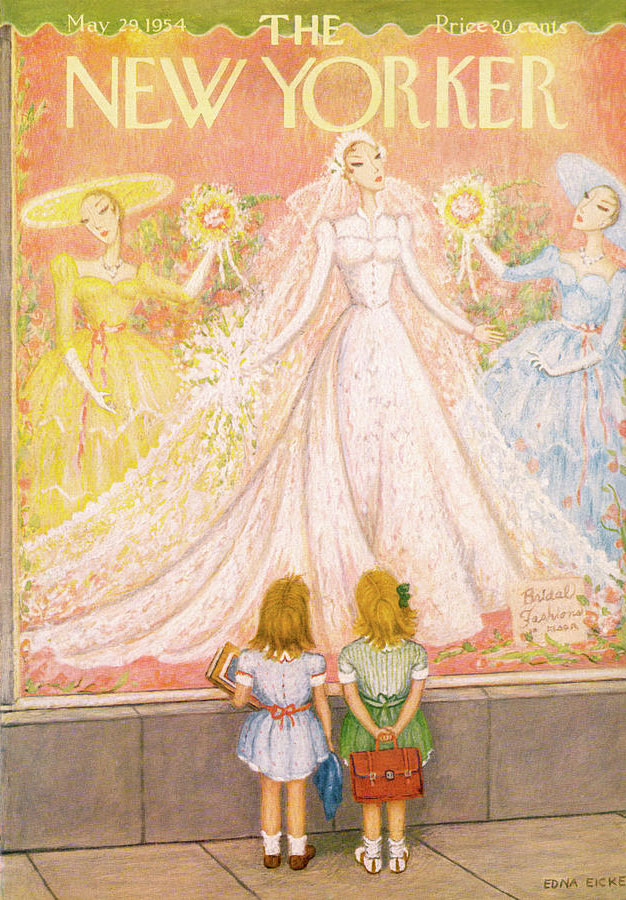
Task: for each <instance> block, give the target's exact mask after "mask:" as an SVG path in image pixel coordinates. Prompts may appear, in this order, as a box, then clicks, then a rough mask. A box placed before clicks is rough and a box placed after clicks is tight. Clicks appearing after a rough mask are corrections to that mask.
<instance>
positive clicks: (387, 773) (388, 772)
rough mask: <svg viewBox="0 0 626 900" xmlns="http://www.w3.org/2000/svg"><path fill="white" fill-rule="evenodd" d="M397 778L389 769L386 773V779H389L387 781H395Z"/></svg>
mask: <svg viewBox="0 0 626 900" xmlns="http://www.w3.org/2000/svg"><path fill="white" fill-rule="evenodd" d="M395 777H396V776H395V773H394V772H392V770H391V769H387V771H386V772H385V778H386V779H387V781H393V779H394V778H395Z"/></svg>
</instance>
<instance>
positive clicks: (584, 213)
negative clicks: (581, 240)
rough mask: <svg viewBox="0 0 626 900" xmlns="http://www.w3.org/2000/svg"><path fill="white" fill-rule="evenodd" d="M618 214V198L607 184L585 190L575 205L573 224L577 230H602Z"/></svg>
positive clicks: (610, 223) (614, 219) (611, 222)
mask: <svg viewBox="0 0 626 900" xmlns="http://www.w3.org/2000/svg"><path fill="white" fill-rule="evenodd" d="M618 215H619V198H618V196H617V194H616V193H615V191H614V190H613V189H612V188H610V187H608V186H607V185H598V187H594V188H591V190H590V191H586V192H585V195H584V197H583V198H582V200H581V201H580V203H579V204H578V206H577V207H576V212H575V213H574V222H573V226H574V228H576V229H577V230H578V231H602V230H603V229H605V228H608V227H609V225H612V224H613V223H614V222H615V221H616V219H617V216H618Z"/></svg>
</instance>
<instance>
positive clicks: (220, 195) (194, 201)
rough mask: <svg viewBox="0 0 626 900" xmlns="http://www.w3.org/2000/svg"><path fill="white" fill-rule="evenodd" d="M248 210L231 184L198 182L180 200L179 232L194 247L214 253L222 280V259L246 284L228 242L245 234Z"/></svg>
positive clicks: (236, 239) (223, 275)
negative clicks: (188, 194) (190, 191)
mask: <svg viewBox="0 0 626 900" xmlns="http://www.w3.org/2000/svg"><path fill="white" fill-rule="evenodd" d="M248 224H249V223H248V213H247V211H246V209H245V208H244V205H243V203H242V202H241V199H240V198H239V197H238V196H237V194H236V193H235V191H234V190H233V189H232V187H229V186H226V185H213V184H199V185H196V187H195V188H194V189H193V191H192V194H191V196H190V197H187V198H186V199H185V200H183V201H182V203H181V220H180V226H181V232H182V234H183V235H184V237H185V238H186V239H187V240H188V241H189V243H190V244H191V246H192V247H193V249H194V250H203V251H205V253H206V252H208V253H209V256H210V257H211V259H214V258H215V257H216V256H217V259H218V262H219V271H220V279H221V281H222V282H225V280H226V273H225V269H224V260H225V259H226V260H228V264H229V265H230V268H231V269H232V271H233V272H234V273H235V275H236V276H237V278H238V279H239V281H240V282H241V283H242V284H243V285H246V286H247V281H246V279H245V277H244V276H243V275H242V274H241V272H240V271H239V269H238V268H237V265H236V264H235V260H234V257H233V253H232V249H231V248H232V245H233V244H234V243H235V242H237V241H239V240H242V239H244V238H245V236H246V227H247V226H248Z"/></svg>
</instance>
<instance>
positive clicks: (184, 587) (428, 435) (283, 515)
mask: <svg viewBox="0 0 626 900" xmlns="http://www.w3.org/2000/svg"><path fill="white" fill-rule="evenodd" d="M410 231H411V229H410V223H409V221H408V220H407V219H406V217H403V216H401V217H399V218H395V217H392V216H389V215H386V214H384V213H381V212H377V214H376V215H375V217H374V219H373V220H372V221H370V220H368V219H367V218H366V216H365V215H364V213H363V212H362V211H360V210H359V212H358V213H357V214H355V215H350V216H347V217H345V218H342V219H339V220H336V221H335V222H332V223H331V222H328V221H322V222H321V223H320V224H319V225H318V227H317V234H316V236H317V243H318V253H317V257H316V261H315V265H314V269H313V272H312V274H311V278H310V282H309V284H308V287H307V291H306V295H305V298H304V302H303V303H302V305H301V308H300V309H299V311H298V313H297V315H296V317H295V319H294V320H292V322H291V323H290V324H289V325H288V326H287V327H286V329H285V330H284V331H283V332H282V333H281V334H280V335H279V336H278V338H277V339H276V340H275V341H274V342H273V343H272V344H271V345H270V346H269V348H268V354H270V355H278V356H280V354H281V352H282V351H283V350H284V349H285V348H288V347H289V345H290V342H291V341H292V339H294V338H295V337H296V336H297V335H299V334H301V333H302V331H303V329H304V328H305V327H306V325H307V322H308V321H309V320H310V318H311V316H312V315H313V314H314V312H319V305H320V304H323V303H324V298H325V286H326V285H327V283H328V279H329V275H330V273H331V270H332V268H333V266H335V265H336V266H337V267H338V268H339V271H340V273H341V276H342V278H343V280H344V282H345V285H346V287H347V290H348V293H349V297H350V304H349V306H348V307H347V308H346V309H345V310H344V312H343V313H342V314H341V315H340V316H339V318H338V320H337V321H336V322H335V324H334V326H333V327H332V329H331V331H330V332H329V333H328V335H327V337H326V339H325V341H324V343H323V345H322V346H321V348H320V349H319V352H318V353H317V354H316V356H315V358H314V359H313V362H312V365H311V366H310V368H309V370H308V372H307V374H306V376H305V378H304V379H303V381H302V383H301V385H300V388H299V391H298V393H297V396H296V399H295V402H294V403H293V406H292V409H291V411H290V412H289V414H288V415H286V416H285V419H284V424H283V427H282V430H281V432H280V433H279V434H278V436H277V438H276V440H275V441H274V443H273V444H272V446H271V448H270V449H269V452H268V453H267V456H266V458H265V460H264V461H263V463H262V465H260V467H259V468H257V470H256V472H255V473H254V474H253V475H252V477H251V478H250V480H249V481H248V482H247V483H246V484H245V485H244V486H243V487H242V488H241V490H239V492H238V493H236V494H235V496H234V498H233V499H232V501H231V502H230V505H229V506H228V507H227V508H226V510H225V511H224V512H223V514H222V515H221V516H220V517H219V518H218V520H217V521H216V522H215V523H213V524H211V525H210V526H209V525H207V527H206V530H205V531H204V533H202V534H201V536H200V537H199V538H198V539H196V540H195V542H194V543H193V545H192V546H190V547H189V548H188V549H187V550H186V551H185V552H184V553H183V554H182V555H180V556H179V557H178V558H177V559H175V560H174V561H170V562H169V563H168V565H167V567H166V568H165V569H164V570H162V571H159V572H155V573H154V574H153V577H152V578H151V580H150V581H149V582H147V583H144V584H143V585H142V586H141V587H139V588H136V589H133V590H132V591H130V592H126V593H125V594H124V595H122V596H120V597H118V598H117V599H115V600H113V601H111V602H109V603H107V604H106V605H103V606H99V607H97V608H93V609H86V610H84V611H80V609H79V610H77V611H76V613H75V614H74V615H71V616H69V617H68V618H67V619H66V620H65V621H63V622H60V623H56V624H45V623H44V624H43V625H40V626H38V627H33V628H31V629H29V630H28V631H27V632H26V636H27V637H28V638H29V639H30V642H31V649H32V650H40V649H43V648H46V647H49V648H51V649H52V651H53V652H54V653H55V655H56V656H57V657H58V658H59V659H67V660H69V661H71V662H72V663H74V664H76V665H79V666H93V665H102V664H108V665H121V664H125V663H128V662H130V661H132V660H133V659H136V658H138V657H140V656H144V655H152V656H156V657H158V658H160V659H162V660H164V661H182V660H192V659H202V658H203V657H208V656H209V655H210V654H211V653H212V652H213V651H214V650H215V649H216V648H217V647H219V646H220V645H221V644H222V643H223V642H224V641H225V640H227V639H230V640H235V641H245V640H246V639H247V638H249V637H250V636H251V634H252V633H254V629H255V627H256V615H257V610H258V606H259V603H260V600H261V598H262V596H263V593H264V590H265V589H266V587H267V586H268V584H269V583H270V582H271V581H272V580H273V579H275V578H277V577H281V576H283V575H285V574H287V573H290V572H293V573H300V574H302V575H303V576H304V578H305V580H306V582H307V583H308V585H309V587H310V589H311V612H312V619H313V629H314V635H315V639H316V643H317V646H318V648H320V649H321V650H324V651H328V650H334V651H336V650H338V649H339V648H340V647H341V646H342V645H343V644H345V643H346V642H347V641H349V640H351V639H352V637H353V633H352V624H353V621H354V618H355V612H356V609H355V603H354V591H355V586H356V584H357V581H358V579H359V577H360V575H361V574H362V573H363V572H364V571H366V570H367V569H370V568H373V567H376V566H380V567H384V568H386V569H389V570H390V571H392V572H393V573H394V575H395V576H396V577H397V578H398V579H399V580H400V581H408V582H410V584H411V589H412V597H413V599H412V601H411V602H412V605H413V606H414V607H415V608H416V609H417V610H418V611H419V616H420V618H419V625H418V632H417V633H418V637H419V638H420V639H421V640H423V641H426V642H428V643H429V644H443V643H446V642H449V641H451V640H454V639H458V638H463V637H469V636H471V635H472V634H474V633H476V632H477V631H479V630H480V629H481V628H482V627H483V623H482V620H481V613H483V612H486V611H489V610H493V609H495V608H499V607H503V606H505V605H506V602H507V596H508V593H507V592H508V591H509V590H510V586H511V583H512V582H515V581H516V579H519V578H521V577H527V576H529V575H533V574H535V575H537V574H541V575H544V576H545V575H546V574H557V573H559V572H560V573H562V572H564V571H572V570H573V569H574V568H575V567H576V566H575V564H574V563H572V564H571V565H568V561H571V560H575V561H576V564H578V565H580V566H582V567H583V568H582V571H584V566H585V565H586V564H589V565H595V566H596V567H597V568H598V567H599V568H600V569H601V568H602V567H603V566H604V565H605V562H606V559H605V558H604V557H603V556H602V555H601V554H597V553H596V554H595V556H594V555H593V552H592V551H590V550H589V548H588V546H587V545H586V544H585V543H584V542H583V541H581V540H580V539H579V538H578V537H577V535H576V534H575V533H574V532H573V530H572V529H571V528H570V529H569V530H568V524H567V522H566V521H565V520H564V519H561V518H560V514H559V512H558V511H557V510H556V509H554V508H553V507H552V506H551V504H550V502H549V501H548V500H547V499H546V498H544V496H543V494H540V493H538V492H539V488H538V487H537V485H536V483H535V482H534V481H533V479H532V478H530V477H528V479H527V480H525V479H524V474H523V472H522V471H521V470H520V469H519V464H518V463H517V461H516V460H515V459H514V455H513V454H512V453H511V452H510V451H508V450H507V449H506V448H505V447H504V446H502V447H500V445H499V444H497V441H498V437H497V436H496V430H495V429H492V432H493V434H492V432H491V431H490V432H489V434H487V431H488V430H489V429H488V427H487V425H486V424H485V423H484V422H482V421H480V420H479V421H474V422H472V421H469V420H468V415H467V407H466V411H465V412H464V413H463V416H462V417H461V418H460V419H459V420H458V421H457V420H455V417H454V413H453V412H452V413H451V412H450V410H449V409H447V408H446V406H445V404H443V403H442V401H441V399H440V398H439V396H438V393H437V391H436V389H435V386H434V385H433V384H432V380H431V379H430V377H429V375H428V374H427V372H426V368H425V366H424V365H423V364H422V362H421V360H420V358H419V357H418V355H417V353H416V351H415V349H414V347H413V345H412V343H411V341H410V340H409V336H408V334H407V332H406V330H405V328H404V326H403V324H402V323H401V321H400V319H399V318H398V316H397V314H396V312H395V311H394V309H393V308H392V305H391V303H390V287H391V282H392V279H393V278H394V275H396V272H397V270H398V269H401V270H402V272H403V274H404V276H405V277H406V279H407V280H408V283H409V285H410V287H411V288H412V290H413V292H414V293H415V294H416V295H417V298H419V301H421V302H422V303H423V304H424V306H426V307H427V308H428V309H429V310H430V312H431V313H432V314H433V315H435V316H436V317H437V318H438V319H440V320H442V321H443V322H444V323H446V324H447V325H449V326H452V327H456V328H457V329H462V330H464V331H465V332H467V331H468V330H469V328H468V324H467V322H466V321H465V320H464V319H461V318H460V317H459V316H457V315H456V314H455V313H454V312H452V311H451V310H449V309H448V308H447V307H445V306H444V305H443V304H442V303H441V302H440V301H439V300H438V299H437V297H436V295H435V294H434V292H433V291H432V290H431V288H430V287H429V285H428V284H427V283H426V281H425V279H424V278H423V277H422V275H421V273H420V271H419V268H418V265H417V262H416V260H415V257H414V255H413V251H412V249H411V240H410V237H411V235H410ZM415 302H417V300H416V301H415ZM476 409H477V411H476V416H479V415H483V413H482V411H481V410H479V409H478V407H477V408H476ZM469 419H471V416H470V417H469ZM485 421H486V420H485ZM489 447H490V448H491V449H490V450H489V453H490V454H491V456H490V457H489V458H487V457H488V450H487V448H489ZM478 448H482V450H480V451H479V449H478ZM494 448H495V450H494ZM494 453H495V454H496V456H497V455H498V454H501V456H500V458H499V459H494V455H493V454H494ZM496 470H497V471H496ZM509 493H510V497H508V496H507V495H508V494H509ZM568 541H569V544H568ZM578 571H579V572H580V571H581V570H580V569H579V570H578Z"/></svg>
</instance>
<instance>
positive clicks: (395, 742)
mask: <svg viewBox="0 0 626 900" xmlns="http://www.w3.org/2000/svg"><path fill="white" fill-rule="evenodd" d="M392 741H393V746H394V747H395V749H396V750H397V749H398V738H397V737H396V736H395V734H394V736H393V737H392V739H391V741H381V739H380V738H376V749H377V750H380V744H381V743H383V744H390V743H391V742H392Z"/></svg>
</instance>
